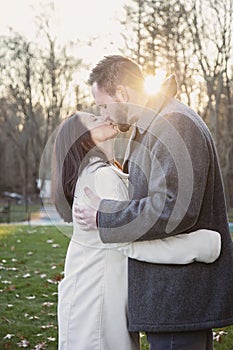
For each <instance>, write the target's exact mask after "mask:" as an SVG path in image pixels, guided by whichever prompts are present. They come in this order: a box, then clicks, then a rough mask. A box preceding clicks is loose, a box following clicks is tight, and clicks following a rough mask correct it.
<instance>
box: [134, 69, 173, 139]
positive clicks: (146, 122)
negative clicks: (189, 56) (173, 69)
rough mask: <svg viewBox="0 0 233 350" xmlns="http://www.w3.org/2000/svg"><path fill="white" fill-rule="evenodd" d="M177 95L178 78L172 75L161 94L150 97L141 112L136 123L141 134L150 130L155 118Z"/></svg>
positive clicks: (165, 82)
mask: <svg viewBox="0 0 233 350" xmlns="http://www.w3.org/2000/svg"><path fill="white" fill-rule="evenodd" d="M176 93H177V82H176V78H175V75H171V76H170V77H169V78H167V79H166V80H165V81H164V82H163V84H162V87H161V90H160V92H159V93H158V94H156V95H155V96H152V97H150V98H149V100H148V102H147V104H146V106H145V107H144V108H143V109H142V111H140V113H139V114H140V116H139V118H138V121H137V123H136V126H137V128H138V130H139V132H140V134H143V133H144V132H145V131H146V130H147V129H148V127H149V126H150V124H151V123H152V121H153V120H154V118H155V117H156V116H157V115H159V113H160V112H161V110H162V109H163V108H164V107H165V106H166V105H167V103H168V102H169V101H170V100H171V99H172V98H173V97H175V96H176Z"/></svg>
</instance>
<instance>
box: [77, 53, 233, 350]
mask: <svg viewBox="0 0 233 350" xmlns="http://www.w3.org/2000/svg"><path fill="white" fill-rule="evenodd" d="M143 83H144V80H143V75H142V72H141V70H140V68H139V67H138V65H137V64H136V63H134V62H133V61H131V60H129V59H128V58H125V57H122V56H107V57H105V58H104V59H103V60H101V61H100V62H99V63H98V64H97V65H96V67H95V68H94V69H93V70H92V72H91V74H90V77H89V84H90V85H91V87H92V94H93V96H94V99H95V101H96V104H97V105H98V106H99V107H100V108H101V112H102V114H103V115H104V116H105V117H106V119H109V120H111V121H112V122H113V123H117V124H118V125H119V129H120V130H121V131H126V130H128V128H129V126H130V125H132V124H134V125H135V127H134V131H133V136H132V139H131V142H130V144H129V149H128V156H127V159H126V161H125V164H124V170H125V171H128V172H129V183H130V189H129V191H130V195H131V200H130V201H129V202H118V201H112V200H102V201H100V200H99V199H98V198H96V197H95V196H94V195H93V194H92V193H91V192H90V191H88V190H87V194H88V195H89V197H90V198H91V199H92V200H93V201H95V202H96V204H97V206H98V211H96V210H95V209H94V208H93V207H92V208H91V207H90V206H88V205H87V206H85V207H80V208H79V209H78V210H77V214H76V215H77V218H78V220H79V223H80V224H81V225H82V226H83V228H85V229H86V230H89V229H91V228H96V225H97V226H98V229H99V234H100V237H101V239H102V241H103V242H105V243H115V242H131V241H135V240H152V239H158V238H165V237H168V236H172V235H176V234H182V233H184V232H191V231H193V230H197V229H199V228H208V229H213V230H216V231H218V232H220V234H221V238H222V251H221V255H220V257H219V259H218V260H217V261H216V262H214V263H213V264H208V265H207V264H203V263H197V262H195V263H193V264H189V265H183V266H178V265H177V266H176V265H159V264H149V263H144V262H140V261H136V260H133V259H129V266H128V275H129V287H128V288H129V300H128V305H129V331H134V332H135V331H136V332H140V331H144V332H146V334H147V338H148V341H149V343H150V346H151V349H152V350H158V349H159V350H166V349H179V350H182V349H185V350H204V349H205V350H206V349H208V350H209V349H213V336H212V328H213V327H224V326H226V325H230V324H233V270H232V266H233V264H232V263H233V249H232V241H231V236H230V233H229V227H228V222H227V215H226V208H225V198H224V190H223V185H222V178H221V173H220V169H219V164H218V158H217V154H216V150H215V146H214V143H213V140H212V138H211V135H210V133H209V131H208V129H207V126H206V125H205V124H204V122H203V121H202V119H201V118H200V117H199V116H198V115H197V114H196V113H195V112H194V111H192V110H191V109H190V108H189V107H187V106H185V105H184V104H182V103H180V102H179V101H177V100H176V99H175V98H174V96H175V94H176V82H175V79H174V77H171V78H170V79H169V80H167V81H166V83H165V85H164V86H163V88H162V91H161V92H160V93H159V94H157V95H156V96H155V97H153V98H150V99H149V98H148V97H147V96H146V95H145V93H144V91H143ZM116 102H117V103H116Z"/></svg>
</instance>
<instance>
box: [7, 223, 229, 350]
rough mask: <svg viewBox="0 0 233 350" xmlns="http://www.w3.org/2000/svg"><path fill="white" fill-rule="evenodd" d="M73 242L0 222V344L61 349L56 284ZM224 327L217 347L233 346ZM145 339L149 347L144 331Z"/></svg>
mask: <svg viewBox="0 0 233 350" xmlns="http://www.w3.org/2000/svg"><path fill="white" fill-rule="evenodd" d="M67 230H68V231H70V227H68V228H66V231H67ZM68 231H67V232H66V235H68V234H69V232H68ZM68 243H69V239H68V238H67V237H66V236H65V235H64V234H62V233H61V231H60V230H59V229H58V228H55V227H53V226H38V227H30V226H14V225H0V256H1V260H0V298H1V302H0V349H10V350H12V349H18V348H19V347H20V345H21V347H23V344H25V347H27V348H28V349H38V350H39V349H49V350H50V349H51V350H55V349H57V316H56V308H57V284H58V282H59V281H60V280H61V278H62V276H63V274H62V272H63V266H64V258H65V254H66V250H67V246H68ZM220 331H221V330H218V331H217V334H216V335H220ZM224 331H225V332H227V334H224V335H222V336H221V342H219V341H218V342H217V341H215V349H216V350H223V349H224V350H233V327H227V328H225V329H224ZM7 335H8V338H7ZM10 335H12V337H11V336H10ZM10 337H11V338H10ZM4 338H5V339H4ZM9 338H10V339H9ZM27 342H29V343H27ZM141 342H142V346H141V349H142V350H148V349H149V347H148V344H147V342H146V337H145V335H142V338H141ZM27 344H28V345H27ZM26 345H27V346H26Z"/></svg>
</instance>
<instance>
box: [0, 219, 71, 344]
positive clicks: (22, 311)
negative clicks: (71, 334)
mask: <svg viewBox="0 0 233 350" xmlns="http://www.w3.org/2000/svg"><path fill="white" fill-rule="evenodd" d="M68 243H69V240H68V238H67V237H65V236H64V235H63V234H61V233H60V232H59V231H58V230H57V229H56V228H54V227H51V226H50V227H43V226H41V227H36V228H34V227H28V226H21V227H20V226H10V225H9V226H0V247H1V254H0V255H1V264H0V267H1V271H0V275H1V279H0V297H1V304H0V322H1V323H0V349H18V348H19V345H20V342H21V344H22V345H23V343H22V342H23V341H24V340H25V342H26V341H28V342H29V343H30V345H29V346H28V348H30V349H34V348H35V347H36V346H37V347H38V349H57V316H56V307H57V283H58V281H59V280H60V279H61V278H62V271H63V265H64V257H65V252H66V249H67V245H68ZM7 334H13V336H12V338H11V339H4V337H6V336H7ZM43 344H44V345H43ZM39 345H40V346H42V345H43V346H42V347H39Z"/></svg>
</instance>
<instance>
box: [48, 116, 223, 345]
mask: <svg viewBox="0 0 233 350" xmlns="http://www.w3.org/2000/svg"><path fill="white" fill-rule="evenodd" d="M116 135H117V131H116V130H115V128H114V127H113V125H111V124H109V123H107V122H104V120H103V119H101V118H100V117H98V118H97V117H96V116H94V115H91V114H88V113H77V114H74V115H72V116H71V117H69V118H68V119H67V120H66V121H65V122H64V123H63V124H62V125H61V127H60V129H59V132H58V135H57V137H56V142H55V147H54V160H55V162H54V176H53V180H54V181H53V192H54V198H55V205H56V207H57V210H58V212H59V213H60V215H61V216H62V217H63V219H64V220H65V221H72V206H73V205H74V204H77V205H78V204H79V203H80V202H82V201H84V200H86V198H85V194H84V192H83V189H84V187H85V186H88V187H90V188H91V189H92V190H94V191H95V192H96V193H97V194H98V195H99V196H100V197H101V198H111V199H117V200H128V191H127V187H126V182H127V175H126V174H124V173H123V172H122V171H121V170H120V169H119V168H117V167H116V166H115V165H113V163H112V159H113V156H112V154H113V152H112V150H113V147H112V144H113V143H112V141H111V140H112V139H113V138H114V137H115V136H116ZM220 244H221V242H220V235H219V234H218V233H217V232H214V231H208V230H199V231H197V232H192V233H189V234H182V235H179V236H175V237H170V238H166V239H163V240H156V241H148V242H134V243H131V244H128V243H127V244H103V243H102V242H101V240H100V238H99V235H98V232H97V231H88V232H87V231H82V230H81V228H80V227H79V226H78V223H77V222H76V221H75V219H74V220H73V236H72V239H71V242H70V245H69V248H68V251H67V256H66V263H65V278H64V279H63V280H62V282H61V283H60V285H59V302H58V323H59V349H60V350H119V349H121V350H138V349H139V347H140V345H139V337H138V334H135V333H134V334H133V333H129V332H128V331H127V257H128V256H129V257H131V258H134V259H138V260H143V261H147V262H152V263H160V264H161V263H169V264H171V263H172V264H188V263H191V262H193V261H194V260H197V261H202V262H205V263H210V262H213V261H214V260H216V259H217V257H218V256H219V254H220Z"/></svg>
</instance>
